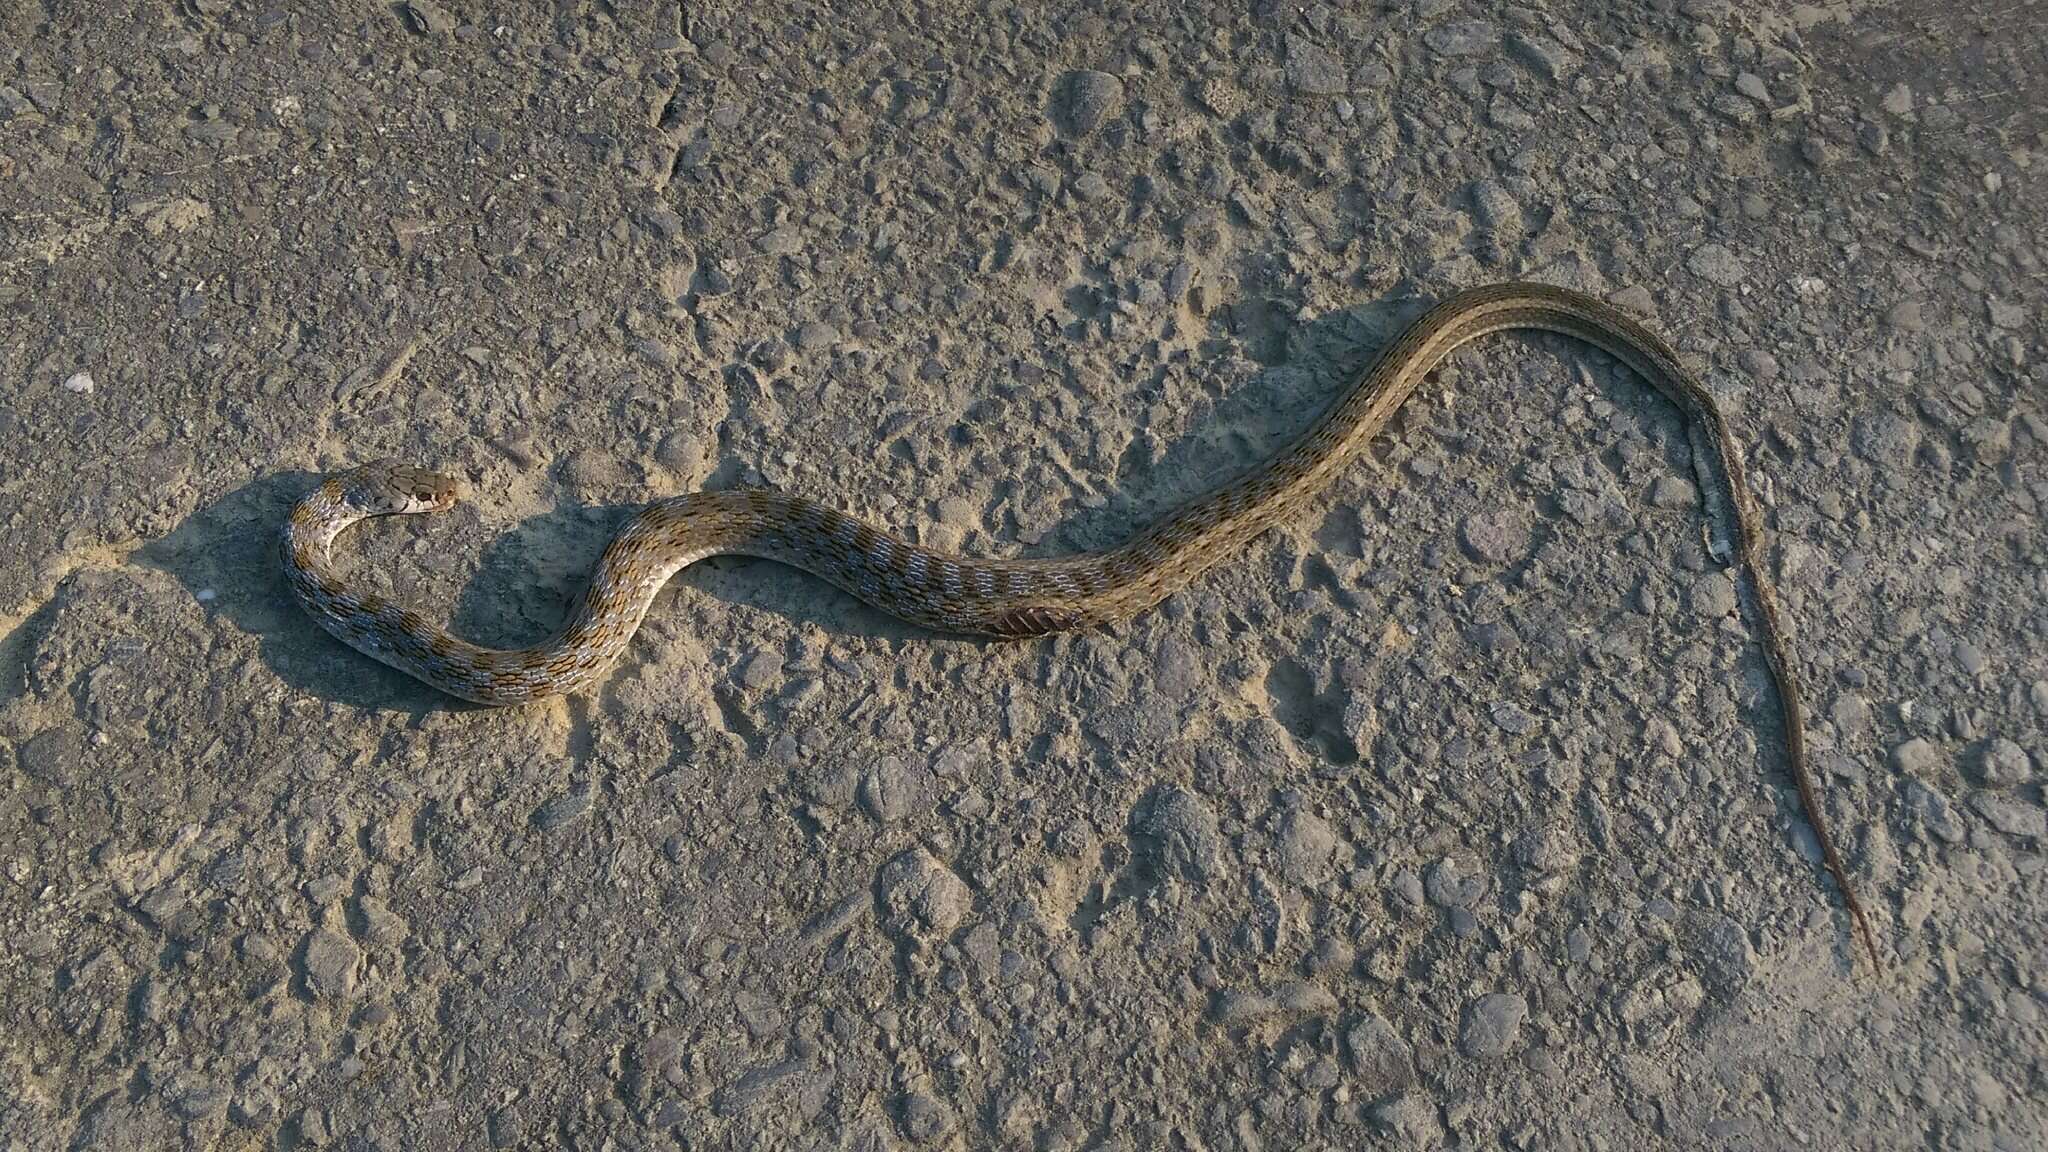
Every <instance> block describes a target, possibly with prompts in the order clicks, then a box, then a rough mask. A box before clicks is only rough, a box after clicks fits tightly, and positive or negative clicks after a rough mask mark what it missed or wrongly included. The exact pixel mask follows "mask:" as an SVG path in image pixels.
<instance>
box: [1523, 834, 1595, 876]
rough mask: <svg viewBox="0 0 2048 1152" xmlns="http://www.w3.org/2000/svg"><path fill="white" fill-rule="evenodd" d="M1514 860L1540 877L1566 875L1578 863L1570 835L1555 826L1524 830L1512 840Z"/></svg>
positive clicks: (1575, 847) (1575, 849)
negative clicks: (1513, 842)
mask: <svg viewBox="0 0 2048 1152" xmlns="http://www.w3.org/2000/svg"><path fill="white" fill-rule="evenodd" d="M1514 853H1515V861H1516V862H1517V863H1519V864H1520V865H1521V866H1522V867H1524V868H1527V869H1528V870H1529V871H1531V872H1534V873H1536V874H1537V875H1539V876H1554V875H1557V874H1558V873H1561V872H1569V871H1570V870H1571V869H1572V868H1573V867H1575V866H1576V865H1577V864H1578V862H1579V853H1578V848H1577V846H1576V845H1575V844H1574V843H1573V842H1572V838H1571V836H1570V834H1568V833H1566V832H1565V831H1563V830H1562V829H1559V828H1554V827H1539V828H1528V829H1524V830H1523V832H1522V834H1521V835H1520V836H1517V837H1515V844H1514Z"/></svg>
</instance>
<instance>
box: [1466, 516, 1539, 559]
mask: <svg viewBox="0 0 2048 1152" xmlns="http://www.w3.org/2000/svg"><path fill="white" fill-rule="evenodd" d="M1458 537H1459V539H1460V540H1461V541H1462V542H1463V543H1464V545H1465V551H1466V552H1467V553H1469V554H1470V555H1471V557H1472V558H1473V559H1474V560H1478V561H1480V562H1482V563H1486V564H1505V563H1507V562H1509V561H1511V560H1516V559H1519V558H1521V557H1522V556H1523V555H1524V554H1526V553H1527V552H1528V551H1529V522H1528V520H1527V519H1526V518H1525V517H1522V516H1519V515H1517V514H1516V513H1514V512H1512V511H1510V510H1508V509H1505V508H1501V509H1495V510H1493V511H1489V512H1475V513H1473V514H1471V515H1470V516H1467V517H1465V519H1464V522H1463V523H1461V524H1460V525H1459V526H1458Z"/></svg>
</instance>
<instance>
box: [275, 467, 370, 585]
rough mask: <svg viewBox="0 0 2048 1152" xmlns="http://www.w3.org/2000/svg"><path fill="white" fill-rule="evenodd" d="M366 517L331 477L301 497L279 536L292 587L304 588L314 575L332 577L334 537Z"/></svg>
mask: <svg viewBox="0 0 2048 1152" xmlns="http://www.w3.org/2000/svg"><path fill="white" fill-rule="evenodd" d="M364 518H365V516H364V514H363V513H362V512H361V511H359V510H357V509H355V508H351V507H350V506H349V505H348V502H347V500H346V499H344V498H343V495H342V491H341V485H340V484H339V483H338V482H336V481H334V480H328V481H327V482H326V483H324V484H322V485H320V487H319V488H318V489H316V490H314V491H313V492H312V493H311V494H310V495H308V496H307V497H306V498H305V499H303V500H301V501H299V502H298V504H297V505H296V506H294V507H293V508H292V514H291V515H290V516H289V517H287V518H286V519H285V522H284V533H283V536H282V538H281V539H280V540H279V544H280V546H281V548H282V550H283V552H284V567H285V571H286V572H287V573H289V574H290V575H291V577H292V584H293V587H294V588H295V589H298V588H301V587H302V584H303V583H304V581H305V580H306V579H307V578H311V577H317V576H327V577H329V578H330V579H332V575H333V565H332V561H331V560H330V557H329V549H330V548H331V547H332V546H333V544H334V538H335V537H336V536H339V535H341V533H342V531H343V530H344V529H346V528H347V527H348V526H349V525H351V524H354V523H355V522H356V521H358V520H362V519H364Z"/></svg>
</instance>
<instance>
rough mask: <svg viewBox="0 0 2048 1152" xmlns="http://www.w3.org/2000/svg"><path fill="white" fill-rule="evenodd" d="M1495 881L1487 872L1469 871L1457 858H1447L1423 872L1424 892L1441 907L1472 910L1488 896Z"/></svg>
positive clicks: (1431, 901)
mask: <svg viewBox="0 0 2048 1152" xmlns="http://www.w3.org/2000/svg"><path fill="white" fill-rule="evenodd" d="M1491 886H1492V882H1491V881H1490V880H1489V879H1488V878H1487V875H1486V874H1485V873H1484V872H1480V871H1478V870H1476V869H1468V867H1467V866H1466V865H1465V864H1463V863H1461V862H1460V861H1459V860H1458V858H1457V857H1455V856H1446V857H1444V858H1443V859H1441V860H1438V861H1437V862H1436V863H1434V864H1431V865H1430V866H1429V868H1428V869H1427V870H1426V871H1425V872H1424V873H1423V877H1422V891H1423V894H1424V895H1425V896H1427V897H1428V898H1429V902H1430V903H1431V904H1434V905H1436V906H1437V907H1439V908H1467V909H1469V908H1471V907H1472V906H1473V905H1475V904H1477V903H1479V901H1480V899H1481V898H1483V897H1484V896H1485V895H1486V892H1487V889H1488V888H1490V887H1491Z"/></svg>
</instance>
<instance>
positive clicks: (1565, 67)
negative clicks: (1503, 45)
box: [1508, 32, 1579, 84]
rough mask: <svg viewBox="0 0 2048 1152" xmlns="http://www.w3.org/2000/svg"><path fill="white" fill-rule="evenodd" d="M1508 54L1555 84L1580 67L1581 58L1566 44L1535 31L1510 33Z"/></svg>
mask: <svg viewBox="0 0 2048 1152" xmlns="http://www.w3.org/2000/svg"><path fill="white" fill-rule="evenodd" d="M1508 55H1510V56H1513V57H1514V58H1515V59H1517V60H1520V61H1521V62H1522V63H1524V64H1526V65H1528V66H1529V68H1530V70H1531V71H1533V72H1535V73H1536V74H1537V75H1538V76H1541V77H1543V78H1544V79H1545V80H1548V81H1550V82H1551V83H1553V84H1555V83H1557V82H1558V81H1560V80H1564V79H1566V78H1568V77H1570V76H1571V74H1572V73H1574V72H1576V71H1578V69H1579V58H1578V57H1577V56H1576V55H1574V54H1573V53H1572V52H1570V51H1569V50H1567V49H1566V48H1565V46H1564V45H1562V44H1560V43H1558V42H1557V41H1555V40H1552V39H1551V38H1550V37H1548V36H1544V35H1541V34H1539V33H1534V32H1511V33H1509V34H1508Z"/></svg>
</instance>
